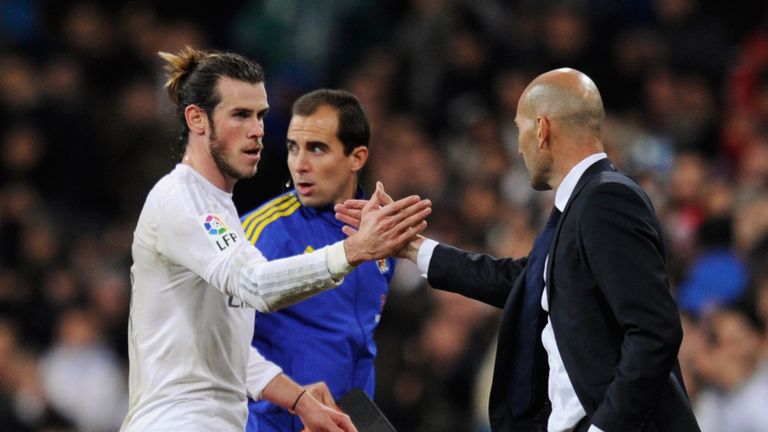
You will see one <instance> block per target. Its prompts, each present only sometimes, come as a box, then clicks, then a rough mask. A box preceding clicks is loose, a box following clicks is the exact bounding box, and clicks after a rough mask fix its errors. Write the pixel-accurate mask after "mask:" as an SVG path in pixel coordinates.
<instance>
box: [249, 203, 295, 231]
mask: <svg viewBox="0 0 768 432" xmlns="http://www.w3.org/2000/svg"><path fill="white" fill-rule="evenodd" d="M297 201H298V199H297V198H296V195H294V194H290V195H286V196H283V197H280V198H276V199H274V200H273V201H270V202H269V203H267V205H265V206H264V207H262V208H261V209H259V210H257V211H255V212H254V213H253V214H251V215H249V216H247V217H246V218H245V220H243V223H242V225H243V230H244V231H245V234H246V237H250V236H251V233H252V232H253V229H254V227H255V226H256V225H258V224H259V222H261V221H262V220H264V219H265V218H267V217H269V215H271V214H273V213H275V212H277V211H280V210H283V209H285V208H288V207H290V206H292V205H294V204H295V203H296V202H297Z"/></svg>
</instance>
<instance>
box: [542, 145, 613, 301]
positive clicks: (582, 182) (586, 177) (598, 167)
mask: <svg viewBox="0 0 768 432" xmlns="http://www.w3.org/2000/svg"><path fill="white" fill-rule="evenodd" d="M604 171H616V167H615V166H614V165H613V162H611V161H610V160H609V159H607V158H606V159H600V160H599V161H597V162H595V163H594V164H592V165H591V166H590V167H589V168H587V170H586V171H584V174H582V176H581V178H580V179H579V181H578V182H576V187H575V188H573V193H571V196H570V198H568V203H567V204H566V205H565V209H563V214H562V215H561V216H560V220H559V221H558V223H557V228H556V229H555V238H554V240H553V241H552V244H551V245H550V246H549V254H548V256H549V257H550V258H552V257H554V256H555V255H554V252H555V247H556V246H557V242H558V240H559V239H560V230H561V229H562V227H563V221H564V220H565V218H566V217H567V216H568V211H569V210H570V209H571V204H572V203H573V201H574V200H575V199H576V197H578V196H579V194H580V193H581V191H582V190H584V187H585V186H586V185H587V184H589V182H590V180H592V178H594V177H595V176H596V175H598V174H600V173H601V172H604ZM553 268H554V263H553V260H552V259H548V260H547V268H546V274H547V287H546V290H547V303H549V304H550V308H551V303H550V302H551V300H552V289H551V288H552V286H551V281H552V274H553ZM550 310H551V309H550Z"/></svg>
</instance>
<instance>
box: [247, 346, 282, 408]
mask: <svg viewBox="0 0 768 432" xmlns="http://www.w3.org/2000/svg"><path fill="white" fill-rule="evenodd" d="M282 372H283V370H282V369H280V366H278V365H276V364H274V363H272V362H271V361H269V360H267V359H265V358H264V356H262V355H261V353H259V351H258V350H256V348H254V347H250V351H249V352H248V369H247V370H246V376H245V389H246V391H247V392H248V396H250V397H251V399H253V400H258V399H261V392H262V391H264V387H266V386H267V384H269V383H270V382H271V381H272V380H273V379H275V377H276V376H278V375H279V374H281V373H282Z"/></svg>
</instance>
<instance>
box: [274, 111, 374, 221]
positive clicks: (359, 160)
mask: <svg viewBox="0 0 768 432" xmlns="http://www.w3.org/2000/svg"><path fill="white" fill-rule="evenodd" d="M338 128H339V118H338V113H337V111H336V109H334V108H331V107H329V106H321V107H320V108H318V109H317V111H315V112H314V113H313V114H311V115H309V116H300V115H294V116H293V117H292V118H291V123H290V125H289V126H288V140H287V145H288V169H289V170H290V172H291V178H292V179H293V184H294V187H295V188H296V191H297V193H298V195H299V199H300V200H301V202H302V204H304V205H305V206H307V207H321V206H326V205H329V204H333V203H340V202H343V201H344V200H347V199H350V198H353V197H354V195H355V191H356V189H357V173H358V171H360V169H361V168H362V167H363V165H365V161H366V160H367V158H368V149H367V148H365V147H357V148H355V149H354V150H352V152H351V153H350V154H349V155H346V154H344V144H342V142H341V141H340V140H339V138H338V136H337V135H336V132H337V131H338Z"/></svg>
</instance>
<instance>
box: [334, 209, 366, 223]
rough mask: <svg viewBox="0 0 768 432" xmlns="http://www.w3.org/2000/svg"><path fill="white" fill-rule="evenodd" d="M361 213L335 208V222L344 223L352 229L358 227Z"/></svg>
mask: <svg viewBox="0 0 768 432" xmlns="http://www.w3.org/2000/svg"><path fill="white" fill-rule="evenodd" d="M362 213H363V212H362V211H360V210H350V209H345V208H337V210H336V215H335V216H336V219H337V220H339V221H341V222H344V223H345V224H347V225H352V226H353V227H359V226H360V218H361V217H362Z"/></svg>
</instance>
